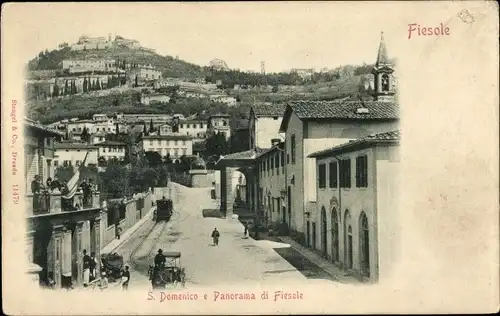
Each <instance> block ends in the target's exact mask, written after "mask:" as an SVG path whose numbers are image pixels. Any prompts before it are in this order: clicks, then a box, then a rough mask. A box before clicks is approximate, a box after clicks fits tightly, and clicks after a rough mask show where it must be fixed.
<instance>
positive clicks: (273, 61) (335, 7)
mask: <svg viewBox="0 0 500 316" xmlns="http://www.w3.org/2000/svg"><path fill="white" fill-rule="evenodd" d="M357 4H359V3H354V2H346V3H343V2H332V3H326V2H322V3H315V2H311V3H304V2H300V3H288V4H285V3H248V2H247V3H202V4H199V3H198V4H197V3H184V4H179V3H148V4H137V3H135V4H134V3H131V4H129V3H120V4H116V3H107V4H95V3H91V4H84V3H80V4H58V3H49V4H36V5H35V4H27V5H17V6H13V7H12V8H11V9H12V11H18V12H19V13H21V12H22V14H18V15H14V14H12V15H11V16H10V17H11V18H12V19H13V20H14V21H13V23H14V24H13V25H18V26H19V29H22V30H23V32H19V34H18V36H16V40H17V41H18V43H17V44H18V45H19V46H18V47H23V49H22V51H20V52H19V54H21V55H20V56H19V57H20V58H23V59H24V60H26V61H28V60H29V59H31V58H33V57H34V56H36V55H37V54H38V52H40V51H42V50H45V49H49V50H51V49H54V48H56V47H57V45H58V44H60V43H62V42H67V43H69V44H71V43H75V42H76V41H77V40H78V37H79V36H80V35H83V34H85V35H88V36H105V37H108V34H109V33H111V34H112V35H115V34H118V35H121V36H123V37H125V38H132V39H136V40H138V41H139V42H140V43H141V45H143V46H145V47H148V48H153V49H156V51H157V52H158V53H160V54H162V55H171V56H174V57H175V56H179V58H180V59H183V60H186V61H189V62H192V63H195V64H198V65H202V66H205V65H207V64H208V63H209V61H210V60H212V59H214V58H220V59H223V60H224V61H226V62H227V64H228V65H229V67H230V68H233V69H234V68H239V69H240V70H242V71H246V70H254V71H259V70H260V63H261V61H265V63H266V71H267V72H279V71H286V70H289V69H291V68H315V69H316V70H319V69H320V68H323V67H328V68H335V67H338V66H340V65H345V64H362V63H363V62H366V63H373V62H374V61H375V59H376V53H377V48H378V44H379V41H380V32H381V31H384V36H385V40H386V43H387V46H388V50H389V54H390V57H397V56H394V54H391V53H393V52H395V50H392V49H391V48H393V47H395V44H394V42H395V40H396V39H397V37H401V36H404V33H405V32H406V25H405V24H404V22H406V21H405V20H404V19H402V17H401V14H398V15H392V17H391V14H390V12H391V11H392V10H394V6H395V4H394V3H392V4H384V3H380V2H377V3H371V2H366V3H364V4H363V5H362V6H360V5H357ZM285 5H286V7H285ZM14 16H15V17H16V18H14Z"/></svg>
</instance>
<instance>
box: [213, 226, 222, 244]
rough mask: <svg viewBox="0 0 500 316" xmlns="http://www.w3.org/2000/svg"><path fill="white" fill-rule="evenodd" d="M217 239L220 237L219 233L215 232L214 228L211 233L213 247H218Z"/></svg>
mask: <svg viewBox="0 0 500 316" xmlns="http://www.w3.org/2000/svg"><path fill="white" fill-rule="evenodd" d="M219 237H220V234H219V231H218V230H217V228H215V229H214V231H213V232H212V238H213V240H214V246H219Z"/></svg>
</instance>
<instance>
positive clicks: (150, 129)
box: [149, 119, 155, 133]
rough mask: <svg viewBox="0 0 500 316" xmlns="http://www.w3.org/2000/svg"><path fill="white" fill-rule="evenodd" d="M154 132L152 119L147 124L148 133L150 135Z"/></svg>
mask: <svg viewBox="0 0 500 316" xmlns="http://www.w3.org/2000/svg"><path fill="white" fill-rule="evenodd" d="M154 131H155V128H154V125H153V119H151V121H150V122H149V132H150V133H152V132H154Z"/></svg>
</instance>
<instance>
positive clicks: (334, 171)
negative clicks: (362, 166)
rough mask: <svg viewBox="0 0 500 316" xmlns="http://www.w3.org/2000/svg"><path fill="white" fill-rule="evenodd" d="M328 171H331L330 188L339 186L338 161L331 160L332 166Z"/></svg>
mask: <svg viewBox="0 0 500 316" xmlns="http://www.w3.org/2000/svg"><path fill="white" fill-rule="evenodd" d="M328 169H329V170H328V171H329V172H330V174H329V175H328V176H329V178H330V179H329V182H330V188H336V187H337V185H338V184H337V177H338V175H337V162H336V161H335V162H330V166H329V167H328Z"/></svg>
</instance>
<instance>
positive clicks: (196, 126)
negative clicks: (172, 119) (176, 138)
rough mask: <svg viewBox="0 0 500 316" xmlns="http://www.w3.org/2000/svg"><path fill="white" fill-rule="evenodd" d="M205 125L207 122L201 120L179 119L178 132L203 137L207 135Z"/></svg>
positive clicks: (197, 137)
mask: <svg viewBox="0 0 500 316" xmlns="http://www.w3.org/2000/svg"><path fill="white" fill-rule="evenodd" d="M207 126H208V124H207V122H206V121H203V120H180V121H179V131H178V133H179V134H181V135H187V136H192V137H193V138H195V139H205V138H206V137H207Z"/></svg>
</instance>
